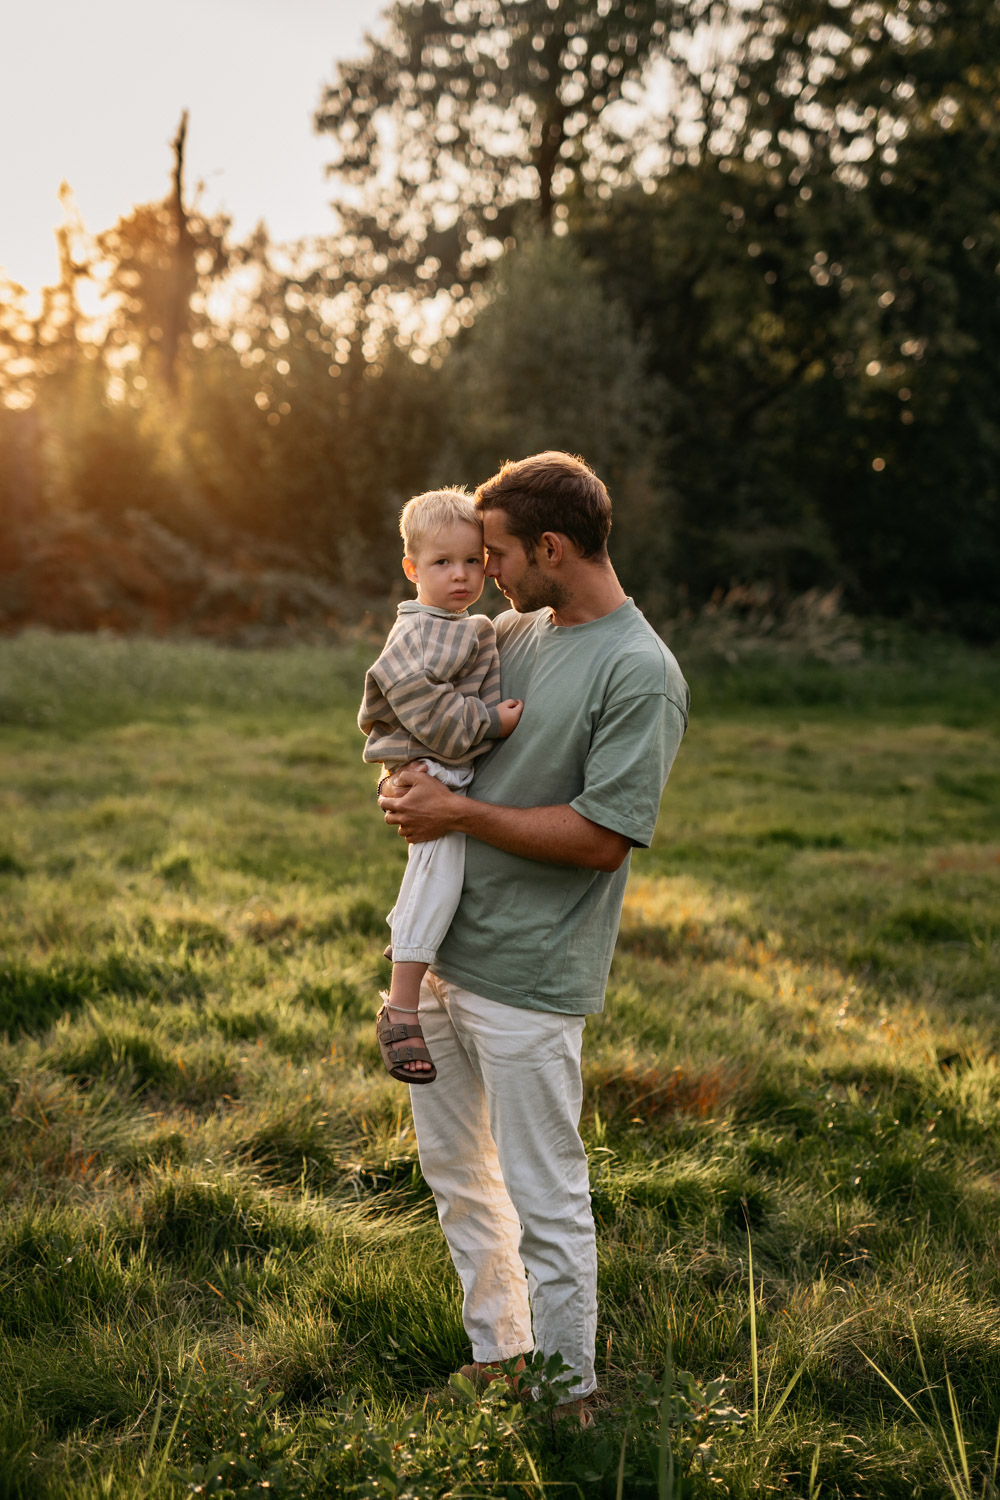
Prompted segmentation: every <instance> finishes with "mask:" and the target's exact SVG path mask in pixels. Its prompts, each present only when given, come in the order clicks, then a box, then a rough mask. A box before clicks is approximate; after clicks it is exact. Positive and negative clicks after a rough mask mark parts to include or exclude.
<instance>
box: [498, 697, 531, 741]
mask: <svg viewBox="0 0 1000 1500" xmlns="http://www.w3.org/2000/svg"><path fill="white" fill-rule="evenodd" d="M497 713H498V714H499V715H500V736H499V737H500V739H502V740H505V739H506V738H507V736H508V735H509V734H513V732H514V730H515V729H516V728H517V722H518V720H519V719H520V717H521V715H522V714H523V713H524V700H523V699H521V698H507V699H505V701H504V702H503V703H501V704H498V706H497Z"/></svg>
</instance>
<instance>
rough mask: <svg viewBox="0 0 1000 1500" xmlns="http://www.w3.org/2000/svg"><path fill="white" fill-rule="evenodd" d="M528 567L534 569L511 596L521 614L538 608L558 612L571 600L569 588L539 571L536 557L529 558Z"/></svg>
mask: <svg viewBox="0 0 1000 1500" xmlns="http://www.w3.org/2000/svg"><path fill="white" fill-rule="evenodd" d="M528 568H529V570H531V569H534V571H533V572H530V571H529V574H528V576H527V577H522V578H521V581H520V583H519V584H518V586H517V592H516V593H514V594H511V595H510V596H509V597H510V602H511V605H512V606H513V608H514V609H515V610H516V611H517V613H518V614H519V615H528V614H531V613H532V612H533V611H534V610H536V609H553V610H555V611H556V612H557V613H558V611H559V610H560V609H562V608H563V606H564V605H566V604H568V603H569V601H570V592H569V589H567V588H566V586H565V584H562V583H558V582H557V581H556V580H555V579H553V578H549V579H546V578H545V577H544V576H543V575H542V573H541V572H539V571H538V562H537V560H536V559H535V558H534V557H529V558H528Z"/></svg>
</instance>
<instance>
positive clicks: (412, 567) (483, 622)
mask: <svg viewBox="0 0 1000 1500" xmlns="http://www.w3.org/2000/svg"><path fill="white" fill-rule="evenodd" d="M399 530H400V534H401V536H402V538H403V546H404V549H405V556H404V558H403V572H404V573H405V574H406V576H407V578H408V579H409V580H410V582H411V583H414V584H416V587H417V597H416V599H407V600H405V601H404V602H403V603H402V604H401V605H400V606H399V608H398V611H397V616H396V623H395V625H394V626H393V627H392V630H391V631H390V632H389V636H388V639H387V640H386V643H385V646H384V647H383V649H382V654H381V656H380V657H379V659H378V661H376V662H375V664H374V665H373V666H372V667H370V668H369V670H368V674H367V676H366V678H365V695H364V700H363V702H362V704H361V711H360V713H359V714H358V724H359V726H360V727H361V729H362V731H363V732H364V733H365V734H367V736H368V742H367V744H366V745H365V751H364V758H365V760H366V761H380V762H381V763H382V766H383V778H382V779H383V781H384V780H385V779H386V777H387V776H390V775H391V774H392V772H393V771H397V770H399V769H400V767H401V766H404V765H406V764H407V763H409V762H411V761H414V760H420V761H422V762H423V764H424V767H425V768H426V770H427V771H428V773H429V774H430V775H431V776H434V777H436V778H437V779H438V780H439V781H441V782H443V783H444V785H445V786H447V787H450V788H451V789H452V790H453V791H464V789H465V788H466V787H467V786H468V784H469V782H470V781H471V780H472V762H473V761H474V760H475V759H476V757H477V756H480V755H483V754H484V753H485V752H486V751H487V750H489V749H490V748H491V747H492V744H493V741H494V740H497V739H505V738H506V737H507V735H509V734H510V733H511V732H512V730H513V729H514V728H515V726H516V725H517V721H518V720H519V719H520V717H521V711H522V709H523V707H524V705H523V703H521V701H520V700H518V699H513V698H511V699H508V700H507V701H506V702H504V703H501V702H500V664H499V659H498V656H497V644H496V632H495V631H494V629H493V624H492V622H491V621H490V620H488V619H487V618H486V616H485V615H470V614H469V612H468V609H469V605H470V604H475V602H476V600H477V599H478V598H479V596H480V594H481V593H482V592H483V583H484V581H485V561H486V554H485V549H484V547H483V524H482V521H481V520H480V518H479V515H478V514H477V512H476V508H475V506H474V505H473V503H472V500H471V499H470V498H469V496H468V495H465V494H463V493H462V491H461V490H431V491H429V492H428V493H427V494H425V495H415V496H414V498H413V499H412V500H408V501H407V503H406V505H404V507H403V510H402V514H401V515H400V520H399ZM379 785H380V786H381V782H380V783H379ZM464 870H465V835H464V834H461V833H449V834H446V835H445V836H444V837H443V838H439V839H433V840H431V841H430V842H429V843H424V844H411V845H410V847H409V855H408V858H407V864H406V873H405V875H404V876H403V882H402V885H401V886H400V888H399V896H398V898H397V901H396V905H395V906H394V907H393V909H392V911H391V912H390V913H389V917H388V921H389V924H390V927H391V928H392V961H393V962H392V983H391V985H390V988H389V993H388V995H385V994H383V995H382V997H381V998H382V1001H383V1004H382V1008H381V1010H380V1011H379V1013H378V1017H377V1019H376V1023H375V1032H376V1036H377V1037H378V1044H379V1048H380V1050H381V1053H382V1061H383V1062H384V1063H385V1066H386V1068H387V1069H388V1071H389V1072H390V1073H391V1074H392V1076H393V1078H398V1079H400V1081H401V1082H403V1083H433V1082H434V1079H435V1078H436V1077H437V1069H436V1068H435V1067H434V1064H433V1062H432V1060H431V1056H430V1053H429V1052H428V1051H427V1048H426V1046H425V1045H424V1037H423V1032H422V1030H421V1028H420V1025H419V1023H418V1022H415V1021H412V1020H411V1019H409V1018H411V1017H413V1016H415V1015H416V1014H417V1009H418V995H419V992H420V982H421V980H422V979H423V977H424V974H425V973H426V972H427V968H428V965H429V964H430V963H431V962H432V961H433V959H434V957H435V955H436V953H437V950H438V947H439V946H440V944H441V943H442V942H443V940H444V936H445V933H446V932H447V931H448V928H449V927H450V926H451V919H452V917H453V916H454V915H455V909H456V907H457V906H458V902H459V898H460V897H461V894H462V879H463V875H464ZM399 1043H403V1045H402V1046H400V1045H399Z"/></svg>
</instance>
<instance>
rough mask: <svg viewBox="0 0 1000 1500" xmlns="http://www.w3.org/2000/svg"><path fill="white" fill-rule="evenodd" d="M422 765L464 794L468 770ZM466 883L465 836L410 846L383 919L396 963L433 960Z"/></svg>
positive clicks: (446, 836)
mask: <svg viewBox="0 0 1000 1500" xmlns="http://www.w3.org/2000/svg"><path fill="white" fill-rule="evenodd" d="M418 764H420V765H422V766H423V767H424V768H425V769H426V771H427V773H428V775H430V776H433V777H434V778H435V779H436V780H437V781H440V782H441V783H442V784H443V785H444V786H446V787H450V788H451V790H452V791H453V792H464V791H465V789H466V787H467V786H468V785H469V782H470V781H471V780H472V771H473V767H472V766H442V765H439V764H438V762H437V761H436V760H424V761H420V762H419V763H418ZM464 878H465V834H464V833H446V834H444V835H443V837H441V838H439V839H429V840H428V841H427V843H425V844H411V845H410V846H409V852H408V854H407V857H406V869H405V871H404V873H403V879H402V882H401V884H400V887H399V895H398V896H397V897H396V904H395V906H394V907H393V908H392V911H391V912H390V913H389V915H388V916H387V917H386V921H387V922H388V924H389V926H390V927H391V928H392V961H393V963H395V964H402V963H411V964H429V963H431V962H432V961H433V960H434V959H435V958H436V957H437V951H438V949H439V948H440V946H441V944H442V943H443V942H444V939H445V934H446V932H447V931H448V928H449V927H450V926H451V919H452V917H453V916H454V915H455V911H456V909H457V907H458V903H459V901H460V899H461V896H462V881H463V880H464Z"/></svg>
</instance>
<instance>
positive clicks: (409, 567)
mask: <svg viewBox="0 0 1000 1500" xmlns="http://www.w3.org/2000/svg"><path fill="white" fill-rule="evenodd" d="M403 572H404V573H405V574H406V576H407V578H408V579H409V580H410V582H411V583H416V581H417V565H416V563H415V562H414V561H413V558H412V557H404V558H403Z"/></svg>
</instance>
